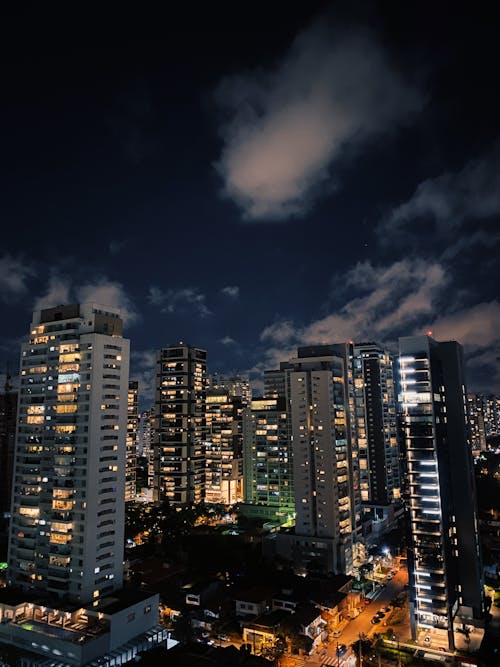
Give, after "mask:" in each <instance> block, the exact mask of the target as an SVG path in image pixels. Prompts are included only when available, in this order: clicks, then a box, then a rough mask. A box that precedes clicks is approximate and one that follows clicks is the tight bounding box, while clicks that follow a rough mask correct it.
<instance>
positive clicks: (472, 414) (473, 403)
mask: <svg viewBox="0 0 500 667" xmlns="http://www.w3.org/2000/svg"><path fill="white" fill-rule="evenodd" d="M467 418H468V422H469V437H470V443H471V447H472V451H473V452H474V453H475V454H479V452H485V451H486V449H487V447H486V430H485V423H484V400H483V396H480V395H478V394H467Z"/></svg>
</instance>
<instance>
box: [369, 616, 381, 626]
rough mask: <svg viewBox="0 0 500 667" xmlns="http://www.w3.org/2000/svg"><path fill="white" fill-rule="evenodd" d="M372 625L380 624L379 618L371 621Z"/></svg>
mask: <svg viewBox="0 0 500 667" xmlns="http://www.w3.org/2000/svg"><path fill="white" fill-rule="evenodd" d="M370 623H371V624H372V625H376V624H377V623H380V618H379V617H378V616H374V617H373V618H372V620H371V621H370Z"/></svg>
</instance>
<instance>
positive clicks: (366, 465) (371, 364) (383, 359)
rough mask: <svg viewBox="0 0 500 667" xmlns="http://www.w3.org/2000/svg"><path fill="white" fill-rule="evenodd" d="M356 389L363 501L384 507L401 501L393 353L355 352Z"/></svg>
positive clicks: (370, 347)
mask: <svg viewBox="0 0 500 667" xmlns="http://www.w3.org/2000/svg"><path fill="white" fill-rule="evenodd" d="M354 386H355V404H356V421H357V431H358V449H359V468H360V473H359V474H360V479H359V482H360V490H361V500H362V502H363V503H365V504H366V505H374V506H377V505H378V506H382V507H383V506H384V505H389V504H391V503H394V502H398V501H399V499H400V475H399V448H398V442H397V423H396V394H395V389H394V377H393V363H392V358H391V355H390V353H389V352H388V351H387V350H384V349H383V348H381V347H380V346H379V345H377V344H375V343H365V344H356V345H355V348H354Z"/></svg>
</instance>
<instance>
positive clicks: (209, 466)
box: [205, 388, 244, 505]
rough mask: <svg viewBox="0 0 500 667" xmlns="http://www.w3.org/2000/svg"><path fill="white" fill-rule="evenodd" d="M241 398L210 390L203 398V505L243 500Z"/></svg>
mask: <svg viewBox="0 0 500 667" xmlns="http://www.w3.org/2000/svg"><path fill="white" fill-rule="evenodd" d="M243 410H244V403H243V400H242V397H241V396H238V395H236V394H233V393H231V391H230V389H225V388H219V389H216V388H211V389H209V390H208V391H207V397H206V413H205V418H206V441H205V465H206V468H205V501H206V502H207V503H223V504H226V505H233V504H234V503H237V502H239V501H240V500H242V499H243Z"/></svg>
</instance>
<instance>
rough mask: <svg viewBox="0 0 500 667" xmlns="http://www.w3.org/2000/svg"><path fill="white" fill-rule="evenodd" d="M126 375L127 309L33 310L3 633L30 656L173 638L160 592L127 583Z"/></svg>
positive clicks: (81, 654) (56, 656)
mask: <svg viewBox="0 0 500 667" xmlns="http://www.w3.org/2000/svg"><path fill="white" fill-rule="evenodd" d="M128 381H129V341H128V340H126V339H125V338H123V336H122V320H121V318H120V316H119V314H118V312H116V311H114V310H113V309H111V308H103V307H100V306H96V305H93V304H83V305H78V304H75V305H67V306H58V307H55V308H48V309H45V310H42V311H37V312H35V313H34V314H33V322H32V325H31V330H30V336H29V339H28V341H27V342H26V343H23V345H22V348H21V378H20V390H19V411H18V421H17V430H16V447H15V455H14V480H13V492H12V523H11V529H10V535H9V554H8V561H9V562H8V565H9V570H8V574H9V586H8V587H7V588H4V589H2V596H1V599H0V644H7V645H10V646H14V647H16V650H17V651H18V654H19V655H20V656H21V655H23V656H24V662H23V664H25V665H39V664H42V663H43V664H47V662H46V661H47V659H49V658H51V659H52V660H53V661H54V660H55V661H56V662H54V663H51V664H58V665H59V664H61V665H62V664H64V665H78V666H81V665H89V664H94V663H93V662H92V661H93V660H95V659H97V658H100V662H99V664H101V665H103V667H111V665H112V664H113V665H115V664H122V662H123V661H125V660H126V659H127V660H128V659H129V658H130V657H131V656H132V657H133V656H134V655H136V654H137V652H138V651H139V650H148V649H149V648H152V646H154V645H155V644H157V643H160V642H163V641H164V639H165V638H166V631H165V630H164V629H163V628H161V627H160V626H158V625H157V623H158V602H159V598H158V595H151V594H148V593H144V592H142V591H137V590H135V589H123V549H124V523H125V471H126V433H127V391H128ZM28 621H29V622H28ZM26 652H29V654H26ZM36 654H38V656H39V657H36ZM40 655H41V656H43V657H42V658H40ZM117 660H119V661H121V662H117Z"/></svg>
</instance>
